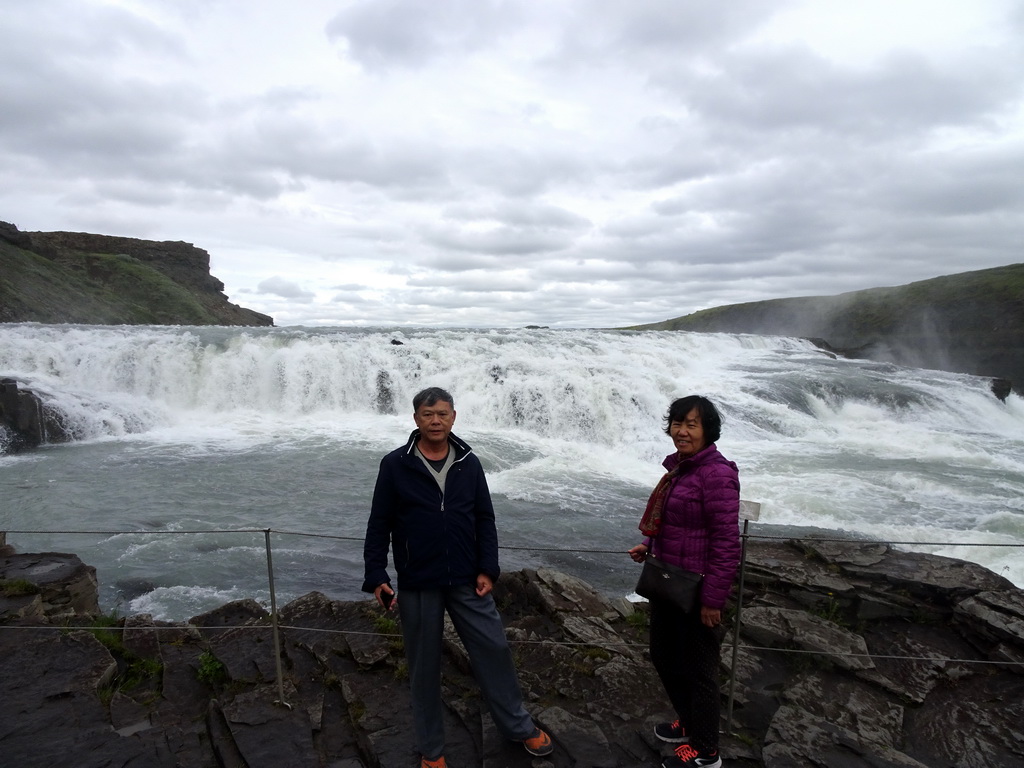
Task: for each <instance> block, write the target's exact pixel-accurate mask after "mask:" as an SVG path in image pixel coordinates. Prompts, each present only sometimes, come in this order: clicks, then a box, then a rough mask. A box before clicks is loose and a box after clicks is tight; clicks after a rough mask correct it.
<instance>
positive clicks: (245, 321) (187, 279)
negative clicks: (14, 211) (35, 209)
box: [0, 222, 274, 326]
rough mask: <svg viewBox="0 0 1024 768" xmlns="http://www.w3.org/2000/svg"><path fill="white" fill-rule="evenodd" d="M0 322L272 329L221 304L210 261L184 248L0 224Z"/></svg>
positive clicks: (259, 317)
mask: <svg viewBox="0 0 1024 768" xmlns="http://www.w3.org/2000/svg"><path fill="white" fill-rule="evenodd" d="M0 322H4V323H12V322H39V323H86V324H91V325H252V326H269V325H273V324H274V321H273V318H271V317H268V316H267V315H263V314H260V313H259V312H254V311H253V310H251V309H245V308H244V307H240V306H238V305H237V304H232V303H231V302H229V301H228V299H227V296H226V295H225V294H224V284H223V283H222V282H221V281H220V280H218V279H217V278H215V277H213V276H212V275H211V274H210V254H209V253H207V252H206V251H204V250H203V249H201V248H196V247H195V246H194V245H192V244H190V243H184V242H154V241H151V240H136V239H134V238H129V237H110V236H107V235H92V234H86V233H83V232H21V231H19V230H18V228H17V227H15V226H14V225H12V224H8V223H6V222H0Z"/></svg>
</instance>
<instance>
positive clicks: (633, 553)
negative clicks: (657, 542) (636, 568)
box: [629, 544, 647, 563]
mask: <svg viewBox="0 0 1024 768" xmlns="http://www.w3.org/2000/svg"><path fill="white" fill-rule="evenodd" d="M629 556H630V557H631V558H633V562H635V563H642V562H643V561H644V560H646V559H647V545H646V544H637V545H636V546H635V547H633V548H632V549H631V550H629Z"/></svg>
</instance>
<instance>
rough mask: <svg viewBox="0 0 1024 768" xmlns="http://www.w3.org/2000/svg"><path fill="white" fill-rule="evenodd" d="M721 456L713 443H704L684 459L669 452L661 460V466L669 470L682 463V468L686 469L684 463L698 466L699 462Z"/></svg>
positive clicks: (677, 454)
mask: <svg viewBox="0 0 1024 768" xmlns="http://www.w3.org/2000/svg"><path fill="white" fill-rule="evenodd" d="M719 456H721V454H720V453H719V452H718V448H717V446H716V445H715V444H714V443H711V444H710V445H705V446H704V447H703V448H701V449H700V450H699V451H697V452H696V453H695V454H693V456H689V457H687V458H685V459H680V458H679V453H678V452H677V453H670V454H669V455H668V456H666V457H665V460H664V461H663V462H661V466H663V467H664V468H665V469H667V470H669V471H670V472H671V471H672V470H673V469H675V468H676V467H677V466H679V465H683V469H686V468H687V467H686V465H689V466H691V467H699V466H700V465H701V464H707V463H708V462H709V461H714V460H715V459H716V458H717V457H719Z"/></svg>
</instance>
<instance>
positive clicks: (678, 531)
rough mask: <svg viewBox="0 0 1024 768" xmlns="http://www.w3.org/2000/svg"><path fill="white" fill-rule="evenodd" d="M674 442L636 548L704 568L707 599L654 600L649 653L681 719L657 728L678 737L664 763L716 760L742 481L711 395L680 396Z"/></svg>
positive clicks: (671, 420) (711, 767) (674, 411)
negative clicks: (722, 446)
mask: <svg viewBox="0 0 1024 768" xmlns="http://www.w3.org/2000/svg"><path fill="white" fill-rule="evenodd" d="M665 423H666V427H665V432H666V433H667V434H668V436H669V437H671V438H672V442H673V443H674V444H675V448H676V452H675V453H673V454H670V455H669V456H668V457H666V459H665V461H664V462H663V465H664V466H665V468H666V469H667V470H668V472H667V474H666V475H665V476H664V477H663V478H662V479H661V481H660V482H659V483H658V486H657V487H656V488H655V489H654V493H652V494H651V499H650V501H648V503H647V510H646V512H645V513H644V517H643V520H642V521H641V523H640V530H641V531H642V532H643V533H644V534H646V535H647V538H646V539H644V542H643V543H642V544H638V545H636V546H635V547H633V548H632V549H630V550H629V555H630V557H632V558H633V560H635V561H636V562H638V563H642V562H643V561H644V560H646V559H647V555H648V553H650V554H652V555H654V556H655V557H658V558H660V559H662V560H664V561H665V562H667V563H670V564H672V565H676V566H679V567H680V568H685V569H686V570H688V571H695V572H697V573H702V574H704V580H703V582H702V584H701V594H700V600H699V607H695V608H694V609H693V610H692V611H690V612H689V613H686V612H684V611H682V610H681V609H679V608H677V607H675V606H674V605H672V604H671V603H667V602H665V601H663V600H657V599H655V600H652V601H651V661H652V662H653V663H654V668H655V669H656V670H657V671H658V675H659V677H660V678H661V682H662V684H663V685H664V686H665V691H666V693H667V694H668V698H669V701H670V702H671V703H672V707H673V709H675V711H676V715H677V716H678V719H677V720H675V722H672V723H660V724H659V725H657V726H656V727H655V729H654V733H655V735H656V736H657V737H658V738H659V739H661V740H662V741H666V742H669V743H673V744H678V745H679V746H678V747H677V748H676V750H675V755H673V756H671V757H667V758H665V760H664V761H662V766H663V768H679V767H680V766H687V767H697V766H699V767H700V768H717V767H718V766H721V765H722V759H721V756H720V755H719V754H718V727H719V717H720V708H721V701H720V698H719V688H718V665H719V657H720V655H721V641H722V634H723V633H722V631H721V630H720V628H719V625H720V624H721V622H722V609H723V608H724V607H725V603H726V600H727V599H728V598H729V592H730V589H731V587H732V582H733V579H734V578H735V576H736V568H737V565H738V563H739V558H740V537H739V508H740V481H739V474H738V472H737V470H736V465H735V464H734V463H733V462H731V461H729V460H728V459H726V458H725V457H724V456H723V455H722V454H720V453H719V452H718V449H717V448H716V447H715V441H717V440H718V437H719V435H720V434H721V429H722V417H721V416H720V415H719V413H718V409H717V408H715V406H714V404H713V403H712V402H711V401H710V400H708V399H707V398H705V397H701V396H699V395H691V396H690V397H683V398H680V399H679V400H676V401H675V402H673V403H672V405H671V406H669V410H668V415H667V416H666V417H665Z"/></svg>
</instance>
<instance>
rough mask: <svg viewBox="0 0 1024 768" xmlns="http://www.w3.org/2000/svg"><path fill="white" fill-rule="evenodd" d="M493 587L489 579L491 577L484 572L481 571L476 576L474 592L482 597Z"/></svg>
mask: <svg viewBox="0 0 1024 768" xmlns="http://www.w3.org/2000/svg"><path fill="white" fill-rule="evenodd" d="M492 589H494V582H493V581H491V577H490V576H488V575H487V574H486V573H481V574H480V575H479V576H477V577H476V593H477V594H478V595H479V596H480V597H483V596H484V595H487V594H490V591H491V590H492Z"/></svg>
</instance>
